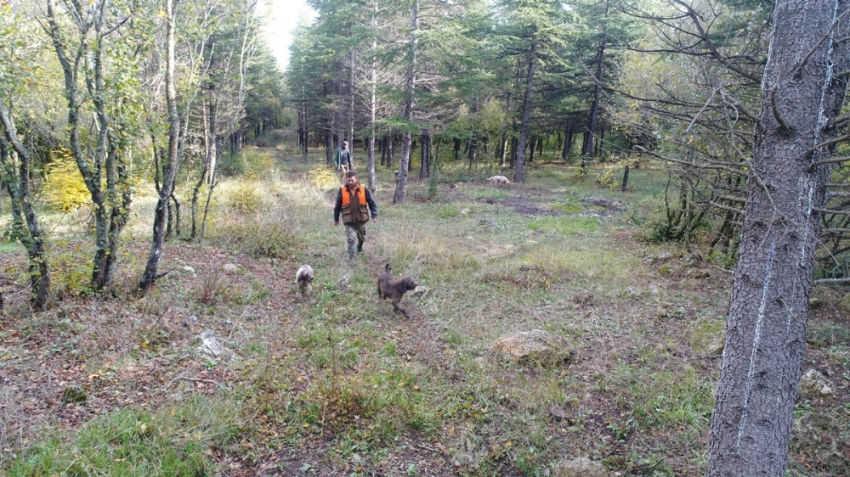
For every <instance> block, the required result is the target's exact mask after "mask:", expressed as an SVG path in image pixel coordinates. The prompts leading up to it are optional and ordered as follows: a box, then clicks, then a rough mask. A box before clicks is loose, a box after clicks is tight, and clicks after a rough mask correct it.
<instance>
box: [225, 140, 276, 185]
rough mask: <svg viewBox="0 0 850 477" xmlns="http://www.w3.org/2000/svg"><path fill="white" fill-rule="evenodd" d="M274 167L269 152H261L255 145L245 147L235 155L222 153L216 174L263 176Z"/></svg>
mask: <svg viewBox="0 0 850 477" xmlns="http://www.w3.org/2000/svg"><path fill="white" fill-rule="evenodd" d="M273 168H274V160H273V159H272V158H271V156H269V154H266V153H261V152H260V151H259V150H258V149H257V148H256V147H246V148H245V149H243V150H241V151H240V152H239V153H238V154H236V155H231V154H224V155H222V156H221V159H220V160H219V164H218V174H220V175H223V176H226V177H235V176H242V175H245V176H248V177H253V178H260V177H264V176H265V175H266V174H267V173H268V172H269V171H271V170H272V169H273Z"/></svg>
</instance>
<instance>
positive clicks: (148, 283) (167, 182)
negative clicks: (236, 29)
mask: <svg viewBox="0 0 850 477" xmlns="http://www.w3.org/2000/svg"><path fill="white" fill-rule="evenodd" d="M165 15H166V19H167V20H166V50H167V53H166V66H165V101H166V106H167V108H168V153H167V158H166V163H165V164H163V165H162V187H161V188H160V190H159V197H158V199H157V201H156V209H155V210H154V219H153V239H152V240H151V251H150V254H149V255H148V262H147V264H146V265H145V271H144V273H143V274H142V280H141V281H140V282H139V293H141V294H145V293H146V292H147V291H148V290H150V288H151V287H152V286H153V285H154V283H155V282H156V279H157V278H158V276H157V273H156V272H157V267H158V266H159V259H160V257H161V256H162V242H163V238H164V236H165V231H164V230H163V226H164V224H165V222H166V220H167V218H168V217H167V216H168V199H169V197H171V194H172V193H173V192H174V179H175V178H176V177H177V168H178V166H179V164H178V162H177V143H178V141H179V140H180V116H179V115H178V114H177V91H176V89H175V87H174V43H175V42H174V28H175V26H176V25H175V17H176V15H175V13H174V3H173V0H165Z"/></svg>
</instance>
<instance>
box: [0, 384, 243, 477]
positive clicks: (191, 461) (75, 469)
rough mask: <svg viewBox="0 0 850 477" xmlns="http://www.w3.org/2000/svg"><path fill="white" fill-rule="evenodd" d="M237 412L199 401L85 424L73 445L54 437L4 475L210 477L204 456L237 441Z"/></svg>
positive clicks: (208, 462)
mask: <svg viewBox="0 0 850 477" xmlns="http://www.w3.org/2000/svg"><path fill="white" fill-rule="evenodd" d="M238 411H239V408H238V405H237V403H235V402H231V401H216V400H210V399H208V398H205V397H200V396H199V397H194V398H192V399H190V401H189V402H187V403H186V404H183V405H180V406H176V407H165V408H163V409H161V410H160V411H159V412H157V413H155V414H151V413H150V412H148V411H146V410H140V409H133V408H127V409H122V410H119V411H113V412H110V413H107V414H104V415H103V416H100V417H97V418H95V419H94V420H92V421H90V422H89V423H87V424H86V425H85V426H84V427H83V428H82V429H80V431H79V432H77V433H76V436H75V439H73V440H72V441H65V440H64V439H63V438H62V436H61V435H58V434H56V433H53V434H54V436H53V437H51V438H50V439H45V440H43V441H41V442H39V443H38V444H35V445H33V446H32V447H30V448H28V449H26V450H25V451H24V452H23V453H22V454H21V455H20V456H19V457H18V458H16V459H14V460H13V461H12V463H11V465H10V466H9V474H8V475H10V476H25V475H113V476H139V477H142V476H145V477H147V476H151V475H172V476H178V477H197V476H199V475H211V474H212V473H213V472H214V470H215V465H214V464H213V462H212V461H211V460H210V458H209V456H208V453H207V450H208V449H209V447H210V446H211V445H215V444H218V445H221V444H226V443H228V442H230V441H232V440H233V439H234V438H235V437H236V435H237V433H238V431H239V425H238V420H237V413H238Z"/></svg>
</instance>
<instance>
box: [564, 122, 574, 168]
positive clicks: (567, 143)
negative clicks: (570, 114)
mask: <svg viewBox="0 0 850 477" xmlns="http://www.w3.org/2000/svg"><path fill="white" fill-rule="evenodd" d="M572 148H573V121H572V119H567V126H566V128H565V129H564V151H563V152H562V153H561V159H563V160H564V162H566V161H567V160H568V159H569V158H570V150H571V149H572Z"/></svg>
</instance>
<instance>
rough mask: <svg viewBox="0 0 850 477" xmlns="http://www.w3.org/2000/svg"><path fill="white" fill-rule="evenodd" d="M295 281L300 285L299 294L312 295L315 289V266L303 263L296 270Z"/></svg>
mask: <svg viewBox="0 0 850 477" xmlns="http://www.w3.org/2000/svg"><path fill="white" fill-rule="evenodd" d="M295 283H296V284H297V285H298V296H300V297H303V296H305V295H310V292H311V291H313V267H311V266H310V265H301V267H300V268H299V269H298V271H297V272H295Z"/></svg>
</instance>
